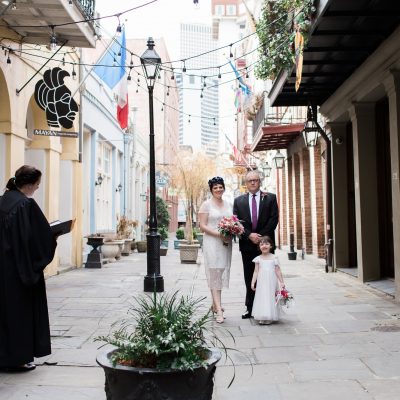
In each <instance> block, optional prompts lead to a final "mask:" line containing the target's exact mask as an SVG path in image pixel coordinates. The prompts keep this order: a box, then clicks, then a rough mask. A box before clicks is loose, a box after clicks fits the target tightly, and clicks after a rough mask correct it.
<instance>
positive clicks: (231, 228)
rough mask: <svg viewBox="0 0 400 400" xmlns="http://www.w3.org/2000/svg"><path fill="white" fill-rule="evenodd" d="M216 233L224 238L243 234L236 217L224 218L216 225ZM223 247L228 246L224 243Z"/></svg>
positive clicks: (241, 226)
mask: <svg viewBox="0 0 400 400" xmlns="http://www.w3.org/2000/svg"><path fill="white" fill-rule="evenodd" d="M218 232H219V233H221V234H222V236H225V237H229V236H231V237H233V236H240V235H241V234H242V233H243V232H244V228H243V225H242V224H241V223H240V221H239V219H238V217H237V216H236V215H232V217H224V218H222V219H221V221H219V223H218ZM224 245H226V246H227V245H228V244H227V243H225V242H224Z"/></svg>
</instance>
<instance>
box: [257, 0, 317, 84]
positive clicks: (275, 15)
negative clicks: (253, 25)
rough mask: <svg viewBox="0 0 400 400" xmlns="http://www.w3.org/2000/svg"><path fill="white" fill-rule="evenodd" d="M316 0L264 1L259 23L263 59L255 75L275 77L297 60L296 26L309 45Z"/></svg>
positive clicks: (263, 77)
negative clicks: (309, 33)
mask: <svg viewBox="0 0 400 400" xmlns="http://www.w3.org/2000/svg"><path fill="white" fill-rule="evenodd" d="M314 3H315V0H264V6H263V9H262V13H261V18H260V20H259V22H258V23H257V35H258V38H259V42H260V50H259V57H260V59H259V62H258V64H257V66H256V68H255V74H256V76H257V78H259V79H272V80H273V79H275V78H276V76H277V75H278V73H279V72H280V71H281V70H289V69H290V68H291V67H292V66H293V64H294V63H295V48H294V38H295V34H296V29H299V30H300V32H301V33H302V34H303V36H304V47H306V45H307V41H308V32H309V30H310V26H311V19H312V16H313V14H314V13H315V11H316V7H315V6H314Z"/></svg>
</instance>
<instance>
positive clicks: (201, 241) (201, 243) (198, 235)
mask: <svg viewBox="0 0 400 400" xmlns="http://www.w3.org/2000/svg"><path fill="white" fill-rule="evenodd" d="M203 236H204V234H203V233H198V234H197V236H196V238H197V240H198V241H199V244H200V247H203Z"/></svg>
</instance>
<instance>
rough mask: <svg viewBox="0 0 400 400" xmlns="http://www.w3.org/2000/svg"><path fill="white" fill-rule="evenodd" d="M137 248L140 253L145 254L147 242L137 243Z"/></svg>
mask: <svg viewBox="0 0 400 400" xmlns="http://www.w3.org/2000/svg"><path fill="white" fill-rule="evenodd" d="M136 247H137V251H138V252H139V253H145V252H146V251H147V241H146V240H139V241H138V242H136Z"/></svg>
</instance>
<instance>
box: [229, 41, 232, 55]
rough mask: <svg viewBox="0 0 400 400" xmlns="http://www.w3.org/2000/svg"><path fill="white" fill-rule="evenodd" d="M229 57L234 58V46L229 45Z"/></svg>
mask: <svg viewBox="0 0 400 400" xmlns="http://www.w3.org/2000/svg"><path fill="white" fill-rule="evenodd" d="M229 46H230V47H229V57H230V58H233V54H232V44H230V45H229Z"/></svg>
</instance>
